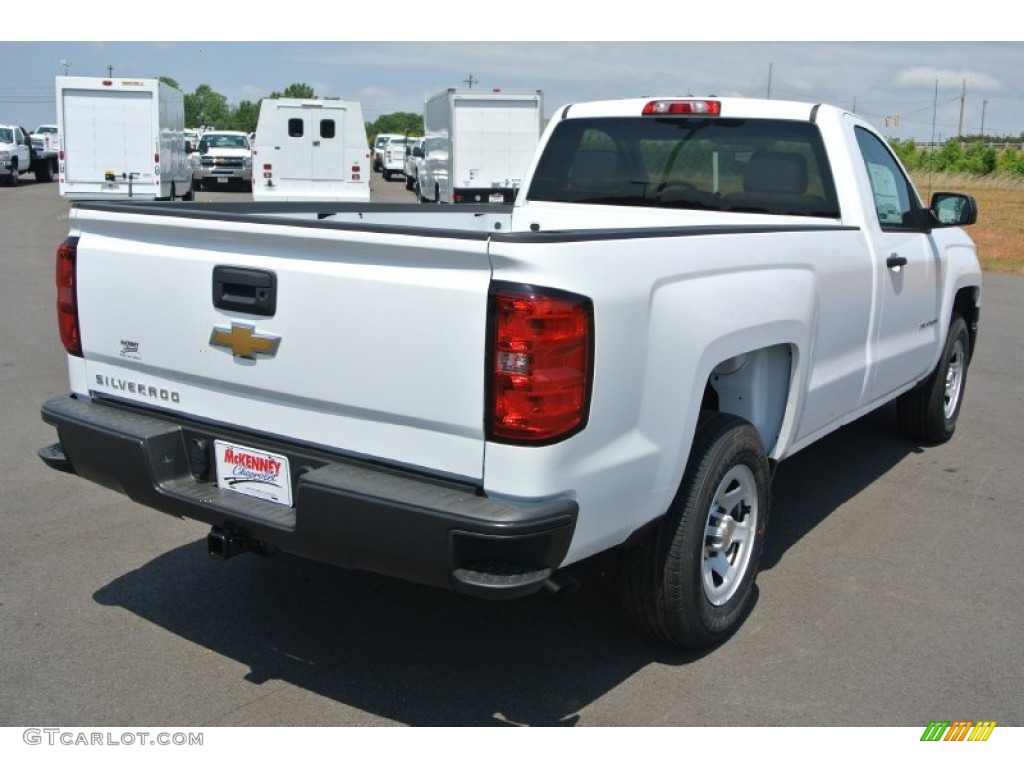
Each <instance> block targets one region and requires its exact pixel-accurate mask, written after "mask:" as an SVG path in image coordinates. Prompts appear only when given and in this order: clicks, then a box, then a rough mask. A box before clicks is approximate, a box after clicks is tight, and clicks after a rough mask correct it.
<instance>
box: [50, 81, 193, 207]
mask: <svg viewBox="0 0 1024 768" xmlns="http://www.w3.org/2000/svg"><path fill="white" fill-rule="evenodd" d="M56 93H57V126H58V129H59V137H60V138H59V142H60V151H59V155H58V181H59V186H60V194H61V197H64V198H66V199H68V200H127V199H129V198H130V199H133V200H134V199H142V200H145V199H149V200H161V199H163V200H170V199H173V198H175V197H180V198H181V199H183V200H191V199H192V169H191V167H190V166H189V162H188V155H187V154H186V152H185V133H184V131H185V98H184V96H183V94H182V93H181V91H179V90H178V89H176V88H172V87H171V86H169V85H167V84H166V83H162V82H160V81H159V80H156V79H152V78H138V79H131V78H112V77H109V78H104V77H58V78H57V79H56Z"/></svg>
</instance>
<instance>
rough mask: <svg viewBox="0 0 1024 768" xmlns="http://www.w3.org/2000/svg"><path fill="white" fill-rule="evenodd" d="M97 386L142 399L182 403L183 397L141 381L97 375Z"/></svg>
mask: <svg viewBox="0 0 1024 768" xmlns="http://www.w3.org/2000/svg"><path fill="white" fill-rule="evenodd" d="M96 385H97V386H100V387H105V388H107V389H116V390H119V391H121V392H128V393H130V394H133V395H140V396H141V397H149V398H152V399H154V400H168V401H170V402H172V403H180V402H181V395H180V394H179V393H177V392H175V391H173V390H167V389H161V388H158V387H154V386H153V385H151V384H144V383H143V382H140V381H130V380H127V379H118V378H114V377H112V376H104V375H103V374H99V373H98V374H96Z"/></svg>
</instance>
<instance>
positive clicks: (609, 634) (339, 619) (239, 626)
mask: <svg viewBox="0 0 1024 768" xmlns="http://www.w3.org/2000/svg"><path fill="white" fill-rule="evenodd" d="M893 430H894V424H893V421H892V419H891V417H890V416H888V415H886V414H879V415H872V416H869V417H867V419H866V420H861V422H858V423H857V424H854V425H851V426H850V427H847V428H846V429H844V430H841V431H840V432H839V433H837V434H835V435H833V436H832V437H830V438H826V439H825V440H823V441H821V442H819V443H818V444H816V446H815V447H814V448H811V449H808V450H807V452H805V454H799V455H798V456H796V457H794V458H793V459H792V460H790V461H789V462H786V463H784V464H783V465H782V466H781V467H780V469H779V472H778V474H777V475H776V495H775V508H776V509H781V512H780V513H779V514H777V515H776V517H775V519H774V520H773V526H774V527H773V528H772V529H771V530H770V533H769V539H768V543H767V549H766V555H765V567H771V566H773V565H775V564H777V563H778V562H779V561H780V559H781V558H782V556H783V554H784V553H785V552H786V550H788V549H789V548H790V547H792V546H794V545H795V544H796V543H797V542H798V541H799V540H800V539H801V538H802V537H803V536H804V535H805V534H806V533H807V532H809V531H810V530H811V529H813V528H814V526H815V525H817V524H818V523H819V522H821V521H822V520H823V519H825V518H826V517H827V516H828V514H829V513H830V512H831V511H832V510H834V509H835V508H836V507H837V506H839V505H840V504H842V503H843V502H844V501H846V500H847V499H848V498H850V497H851V496H853V495H855V494H856V493H857V492H858V491H859V490H861V489H863V488H864V487H865V486H867V485H868V484H870V483H871V482H872V481H873V480H875V479H877V478H878V477H879V476H881V475H882V474H884V473H885V472H886V471H887V470H888V469H889V468H891V467H892V466H893V465H894V464H895V463H896V462H898V461H899V460H900V458H902V457H903V456H905V455H906V454H907V453H909V452H911V451H913V450H914V449H915V448H914V446H913V444H912V443H909V442H907V441H901V440H899V439H894V437H893ZM571 572H572V573H573V574H574V575H575V576H576V577H577V578H578V579H579V580H580V582H581V583H582V587H581V588H580V589H579V590H578V591H575V592H572V593H571V594H558V595H552V594H548V593H542V594H539V595H536V596H534V597H530V598H526V599H523V600H517V601H511V602H487V601H479V600H474V599H471V598H465V597H462V596H460V595H456V594H454V593H448V592H444V591H442V590H437V589H432V588H427V587H421V586H418V585H415V584H407V583H404V582H400V581H397V580H393V579H388V578H384V577H380V576H376V575H374V574H367V573H359V572H351V571H344V570H341V569H337V568H333V567H330V566H326V565H323V564H320V563H314V562H310V561H306V560H302V559H299V558H295V557H292V556H289V555H284V554H279V555H277V556H275V557H273V558H270V559H266V558H261V557H258V556H254V555H248V556H245V557H238V558H233V559H231V560H230V561H228V562H226V563H222V562H218V561H215V560H211V559H210V558H209V557H208V556H207V554H206V546H205V541H198V542H195V543H193V544H188V545H185V546H182V547H179V548H177V549H175V550H172V551H170V552H168V553H166V554H164V555H161V556H159V557H157V558H155V559H154V560H152V561H150V562H148V563H146V564H145V565H144V566H143V567H141V568H139V569H138V570H135V571H132V572H130V573H126V574H124V575H123V576H121V577H119V578H118V579H116V580H114V581H113V582H111V583H110V584H108V585H106V586H105V587H103V588H101V589H100V590H98V591H97V592H96V593H95V594H94V599H95V600H96V601H97V602H98V603H100V604H101V605H105V606H116V607H120V608H124V609H126V610H128V611H131V612H132V613H134V614H136V615H138V616H139V617H141V618H143V619H144V620H146V621H149V622H152V623H154V624H156V625H158V626H160V627H163V628H165V629H167V630H168V631H170V632H173V633H174V634H176V635H179V636H180V637H183V638H185V639H187V640H188V641H190V642H192V643H195V644H196V645H197V646H199V647H201V648H203V649H209V650H212V651H213V652H215V653H217V654H221V655H222V656H225V657H228V658H230V659H233V660H236V661H238V662H240V663H242V664H245V665H246V666H247V667H248V668H249V673H248V674H247V675H246V676H245V679H246V680H247V681H248V682H250V683H252V684H254V685H261V684H263V683H265V682H266V681H268V680H274V679H277V680H283V681H286V682H288V683H289V684H292V685H295V686H298V687H301V688H303V689H306V690H309V691H312V692H314V693H317V694H319V695H321V696H324V697H327V698H329V699H332V700H335V701H338V702H341V703H344V704H346V705H348V706H351V707H355V708H357V709H359V710H362V711H365V712H369V713H374V714H377V715H379V716H381V717H385V718H388V719H391V720H394V721H397V722H401V723H406V724H409V725H422V726H472V725H504V724H507V725H534V726H572V725H575V724H576V722H577V720H578V719H579V716H578V714H577V713H578V712H579V711H580V710H581V709H582V708H583V707H585V706H587V705H588V704H590V703H591V702H593V701H595V700H597V699H598V698H600V697H601V696H603V695H605V694H606V693H607V692H608V691H610V690H612V689H613V688H615V687H616V686H618V685H620V684H621V683H622V682H623V681H625V680H627V679H629V678H630V677H631V676H632V675H634V674H635V673H636V672H637V671H639V670H641V669H643V668H644V667H646V666H648V665H650V664H651V663H661V664H669V665H673V666H685V665H688V664H690V663H692V662H693V661H696V660H698V659H700V658H702V657H703V656H704V655H706V653H707V652H704V653H692V652H683V651H677V650H673V649H668V648H665V647H663V646H660V645H658V644H655V643H653V642H648V641H646V640H645V639H643V638H641V637H640V636H638V635H637V634H636V633H635V632H634V630H633V629H632V628H631V627H630V626H629V625H628V623H627V622H626V620H625V618H624V614H623V611H622V610H621V608H620V606H619V604H618V600H617V578H618V573H617V560H616V558H615V557H614V556H602V557H598V558H592V559H591V560H588V561H586V562H583V563H580V564H577V565H576V566H574V567H573V568H572V569H571Z"/></svg>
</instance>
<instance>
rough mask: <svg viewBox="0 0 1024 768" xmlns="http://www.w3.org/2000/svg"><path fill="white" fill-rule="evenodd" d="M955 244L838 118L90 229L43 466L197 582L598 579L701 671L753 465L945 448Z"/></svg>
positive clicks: (75, 224)
mask: <svg viewBox="0 0 1024 768" xmlns="http://www.w3.org/2000/svg"><path fill="white" fill-rule="evenodd" d="M976 217H977V211H976V206H975V202H974V200H973V199H972V198H970V197H967V196H964V195H959V194H954V193H936V194H935V195H934V196H933V197H932V199H931V202H930V205H927V206H926V205H925V204H923V203H922V202H921V200H920V198H919V197H918V194H917V192H916V191H915V190H914V187H913V186H912V184H911V181H910V179H909V178H908V176H907V174H906V173H905V171H904V170H903V168H902V167H901V165H900V163H899V162H898V160H897V159H896V157H895V156H894V155H893V154H892V152H890V150H889V148H888V147H887V145H886V143H885V141H884V140H883V139H882V137H881V136H880V135H879V134H878V133H877V132H876V131H875V130H874V129H873V128H872V127H871V126H870V125H869V124H868V123H866V122H865V121H863V120H861V119H860V118H858V117H857V116H855V115H853V114H851V113H849V112H847V111H846V110H843V109H839V108H836V107H831V106H827V105H816V104H802V103H787V102H781V101H761V100H745V99H728V98H722V99H694V98H681V99H642V100H623V101H608V102H593V103H583V104H571V105H568V106H565V107H563V108H561V109H559V110H558V111H557V112H556V113H555V114H554V116H553V117H552V119H551V121H550V124H549V125H548V127H547V130H546V132H545V135H544V137H543V140H542V142H541V144H540V146H539V149H538V153H537V155H536V157H535V159H534V161H533V163H532V165H531V167H530V169H529V171H528V173H527V175H526V178H525V180H524V184H523V185H522V188H521V190H520V192H519V195H518V197H517V198H516V201H515V204H514V206H506V205H498V206H495V205H479V206H473V205H468V206H459V207H453V208H436V207H433V206H417V205H415V204H409V205H381V204H377V205H374V204H372V203H367V204H337V203H321V204H279V205H273V204H256V205H254V204H251V203H242V204H218V203H206V204H202V205H198V204H188V203H174V204H170V203H167V204H165V203H122V204H115V203H79V204H77V205H75V206H74V207H73V209H72V211H71V232H70V235H69V237H68V238H67V240H65V242H64V243H63V244H62V245H60V247H59V249H58V251H57V263H58V266H57V285H58V308H57V311H58V315H59V325H60V332H61V337H62V339H63V342H64V345H65V346H66V348H67V351H68V364H69V376H70V389H71V392H70V393H69V394H67V395H63V396H60V397H56V398H54V399H51V400H49V401H48V402H47V403H46V404H45V405H44V406H43V409H42V416H43V419H44V420H45V421H46V422H48V423H50V424H52V425H54V426H55V427H56V431H57V436H58V438H59V442H57V443H55V444H53V445H50V446H47V447H45V448H43V449H41V450H40V452H39V453H40V456H41V457H42V458H43V460H44V461H46V462H47V463H48V464H49V465H50V466H52V467H54V468H56V469H60V470H64V471H71V472H75V473H77V474H78V475H80V476H81V477H83V478H86V479H87V480H90V481H92V482H95V483H99V484H100V485H103V486H106V487H108V488H112V489H115V490H118V491H121V492H123V493H125V494H127V495H128V496H129V497H131V498H132V499H134V500H136V501H138V502H139V503H141V504H144V505H148V506H150V507H153V508H155V509H158V510H160V511H163V512H166V513H168V514H171V515H176V516H182V517H188V518H194V519H196V520H199V521H202V522H204V523H206V524H208V525H210V526H211V530H210V533H209V536H208V548H209V552H210V554H211V555H214V556H217V557H229V556H232V555H234V554H236V553H238V552H243V551H246V550H257V551H260V550H265V549H268V548H269V547H268V545H275V546H278V547H280V548H283V549H285V550H287V551H290V552H293V553H296V554H299V555H302V556H306V557H309V558H314V559H317V560H321V561H325V562H329V563H333V564H336V565H340V566H343V567H348V568H357V569H366V570H370V571H375V572H379V573H383V574H389V575H392V576H396V577H401V578H404V579H408V580H411V581H414V582H419V583H424V584H430V585H435V586H438V587H443V588H448V589H454V590H458V591H460V592H463V593H466V594H470V595H477V596H481V597H490V598H506V597H518V596H523V595H527V594H530V593H533V592H536V591H538V590H540V589H541V588H542V587H545V586H547V587H551V588H558V587H559V586H560V585H563V584H565V583H566V582H567V581H568V578H569V577H568V576H567V575H566V572H565V571H564V570H563V569H565V568H566V566H569V565H571V564H573V563H576V562H578V561H580V560H582V559H584V558H588V557H590V556H592V555H595V554H597V553H601V552H605V551H608V550H616V551H618V552H621V556H622V558H623V574H624V576H623V598H624V603H625V605H626V609H627V613H628V614H629V615H630V617H631V618H632V619H633V620H634V622H635V624H636V625H637V627H638V628H639V629H640V630H641V631H643V632H645V633H647V634H648V635H650V636H652V637H654V638H657V639H659V640H661V641H664V642H666V643H670V644H674V645H681V646H687V647H701V646H707V645H711V644H714V643H717V642H720V641H721V640H723V639H724V638H726V637H728V636H729V635H730V633H732V632H733V631H734V630H735V629H736V628H737V627H738V626H739V625H740V624H741V622H742V620H743V618H744V616H745V615H746V613H747V611H748V610H749V609H750V607H751V604H752V594H753V585H754V579H755V576H756V574H757V570H758V560H759V557H760V555H761V550H762V545H763V542H764V537H765V531H766V524H767V523H768V518H769V503H770V485H771V477H772V471H773V468H774V467H775V465H776V463H777V462H779V461H781V460H783V459H785V458H786V457H787V456H790V455H792V454H793V453H795V452H796V451H799V450H801V449H803V448H806V447H807V446H809V445H811V444H812V443H813V442H814V441H816V440H817V439H819V438H821V437H822V436H823V435H826V434H828V433H830V432H832V431H833V430H835V429H837V428H838V427H840V426H841V425H843V424H846V423H848V422H850V421H852V420H854V419H857V418H858V417H860V416H862V415H864V414H866V413H868V412H869V411H872V410H873V409H876V408H878V407H879V406H880V405H882V404H884V403H886V402H889V401H892V400H894V399H895V400H897V402H898V409H897V410H898V420H899V424H900V426H902V429H903V431H904V433H905V434H907V435H909V436H910V437H911V438H912V439H914V440H916V441H918V442H920V443H921V444H930V443H938V442H943V441H945V440H947V439H949V438H950V437H951V436H952V434H953V431H954V429H955V427H956V424H957V418H958V415H959V411H960V405H961V402H962V399H963V396H964V386H965V381H966V376H967V371H968V364H969V362H970V360H971V353H972V351H973V349H974V344H975V341H976V334H977V327H978V314H979V306H980V299H981V271H980V269H979V266H978V261H977V258H976V253H975V247H974V245H973V243H972V241H971V240H970V238H969V237H968V236H967V235H966V234H965V233H964V231H963V230H962V229H961V226H962V225H967V224H971V223H973V222H974V221H975V220H976ZM774 513H775V514H779V515H785V514H786V510H785V509H777V510H775V511H774Z"/></svg>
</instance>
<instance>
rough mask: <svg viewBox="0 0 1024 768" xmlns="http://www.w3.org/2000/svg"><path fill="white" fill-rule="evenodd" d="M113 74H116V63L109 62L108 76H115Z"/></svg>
mask: <svg viewBox="0 0 1024 768" xmlns="http://www.w3.org/2000/svg"><path fill="white" fill-rule="evenodd" d="M113 76H114V65H113V64H107V77H113Z"/></svg>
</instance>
